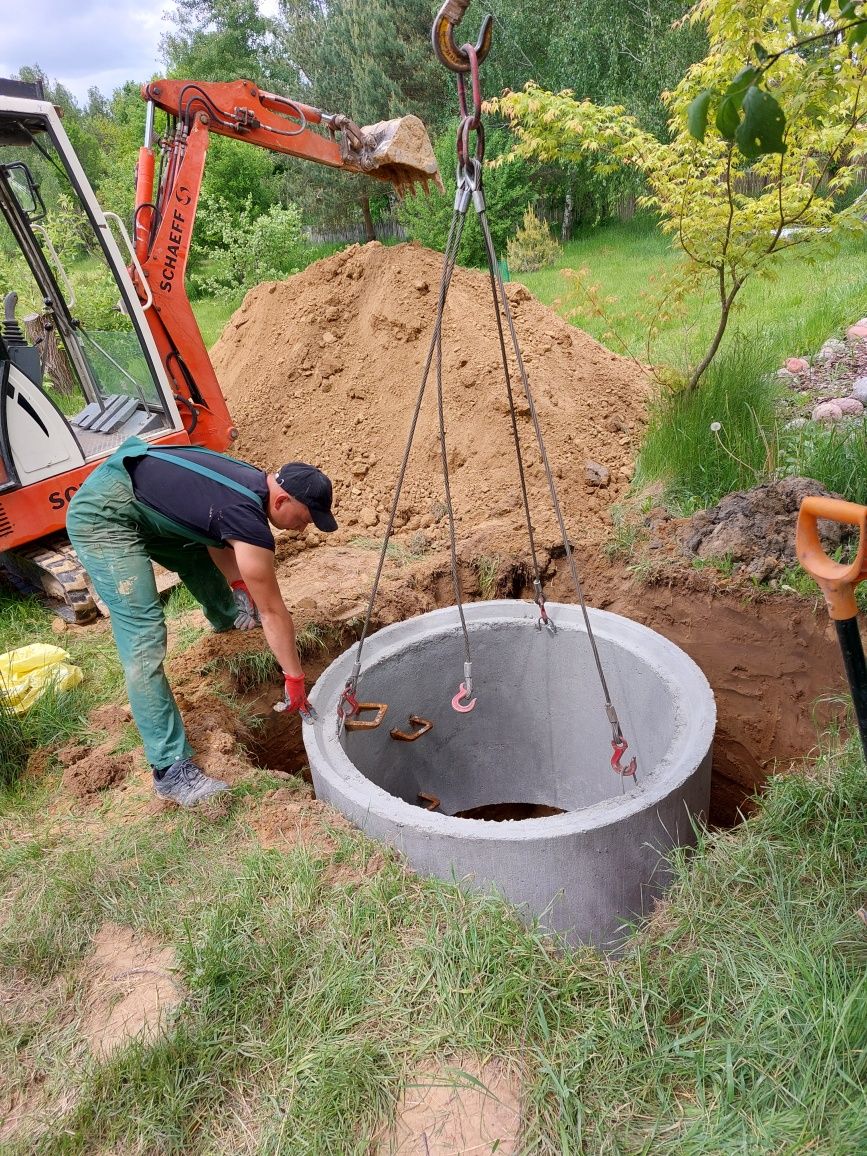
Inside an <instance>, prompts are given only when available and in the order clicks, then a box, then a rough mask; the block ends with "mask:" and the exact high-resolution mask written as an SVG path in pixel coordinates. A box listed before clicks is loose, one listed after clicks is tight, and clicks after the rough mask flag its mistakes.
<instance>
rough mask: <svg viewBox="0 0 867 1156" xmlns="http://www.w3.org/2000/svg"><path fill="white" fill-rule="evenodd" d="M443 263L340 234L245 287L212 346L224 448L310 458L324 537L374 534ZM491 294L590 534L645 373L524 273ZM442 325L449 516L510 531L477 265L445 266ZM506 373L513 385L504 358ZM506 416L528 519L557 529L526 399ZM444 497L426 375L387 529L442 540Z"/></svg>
mask: <svg viewBox="0 0 867 1156" xmlns="http://www.w3.org/2000/svg"><path fill="white" fill-rule="evenodd" d="M441 263H442V258H441V256H440V254H438V253H435V252H432V251H431V250H429V249H424V248H421V247H419V246H415V245H398V246H393V247H384V246H382V245H380V244H378V243H375V242H374V243H371V244H369V245H364V246H358V245H355V246H353V247H351V248H349V249H346V250H344V251H343V252H341V253H338V254H336V255H335V256H333V257H330V258H327V259H326V260H324V261H319V262H317V263H316V264H314V265H311V266H310V267H309V268H307V269H305V270H304V272H302V273H298V274H297V275H296V276H294V277H290V278H289V279H288V280H287V281H283V282H280V283H267V284H263V285H259V286H258V287H257V288H255V289H253V290H251V291H250V293H248V295H247V297H246V298H245V300H244V303H243V305H242V306H241V308H240V309H239V310H238V312H237V313H235V315H234V316H233V317H232V318H231V320H230V322H229V324H228V325H227V327H226V329H225V331H224V333H223V335H222V337H221V339H220V341H219V342H218V343H217V345H216V346H215V348H214V349H213V351H212V358H213V362H214V366H215V368H216V371H217V375H218V377H219V380H220V382H221V385H222V387H223V391H224V393H225V395H226V398H227V401H228V404H229V409H230V411H231V413H232V414H233V416H234V418H235V421H236V423H237V426H238V428H239V430H240V431H241V437H240V441H239V443H238V447H237V448H238V453H239V455H240V456H242V457H244V458H246V459H247V460H250V461H253V462H255V463H256V464H257V465H260V466H261V467H263V468H268V469H276V468H278V467H279V466H280V465H281V464H283V463H284V462H286V461H291V460H296V459H297V460H302V461H309V462H313V463H315V464H316V465H318V466H320V467H321V468H322V469H323V470H325V472H326V473H328V474H329V476H330V477H331V478H332V479H333V481H334V483H335V496H336V515H337V519H338V522H339V523H340V526H341V533H340V534H339V535H337V536H332V539H334V538H335V537H336V540H337V541H341V540H346V539H347V538H351V537H354V536H364V535H369V536H371V537H376V536H377V534H379V533H381V531H382V529H383V527H384V525H385V522H386V520H387V511H388V509H389V506H390V502H391V499H392V495H393V493H394V487H395V483H396V480H397V475H398V470H399V466H400V462H401V458H402V455H403V451H404V447H405V443H406V438H407V434H408V430H409V425H410V420H411V416H412V412H413V408H414V405H415V401H416V397H417V393H418V388H419V383H420V380H421V370H422V366H423V363H424V359H425V357H426V354H427V351H428V346H429V340H430V335H431V332H432V330H433V325H434V317H435V311H436V302H437V293H438V286H439V277H440V270H441ZM507 289H508V295H509V300H510V304H511V308H512V310H513V313H514V317H515V322H516V326H517V329H518V334H519V338H520V340H521V346H522V352H523V356H524V360H525V363H526V366H527V369H528V372H529V376H530V382H531V386H532V389H533V395H534V400H535V403H536V407H537V410H538V414H539V419H540V423H541V426H542V432H543V436H544V439H545V444H546V448H547V451H548V455H549V458H550V461H551V464H552V466H553V467H554V470H555V473H556V478H557V485H558V490H559V496H560V500H561V502H562V503H563V506H564V509H565V510H566V512H567V514H568V517H567V525H568V527H569V530H570V533H573V534H574V533H578V532H583V535H584V536H585V537H588V536H589V537H592V538H596V537H597V536H598V535H599V533H601V531H602V529H603V527H604V525H605V524H606V517H605V511H606V510H607V507H608V506H609V505H610V503H611V502H612V501H615V500H616V499H617V498H618V497H619V496H620V495H621V494H622V493H623V491H624V489H625V488H626V486H627V485H628V482H629V479H630V477H631V473H632V449H633V446H634V444H635V442H636V440H637V437H638V435H639V434H640V430H641V426H642V424H643V421H644V406H645V399H646V396H647V389H648V385H647V381H646V379H645V377H644V376H643V374H642V372H641V371H640V370H639V369H637V368H636V366H635V365H634V364H633V363H631V362H629V361H626V360H624V359H623V358H621V357H618V356H617V355H616V354H613V353H611V352H609V351H608V350H606V349H604V348H603V347H602V346H601V345H598V344H597V343H596V342H595V341H593V340H592V339H591V338H590V337H588V336H587V335H586V334H585V333H582V332H581V331H580V330H578V329H576V328H575V327H574V326H571V325H569V324H568V323H566V322H565V321H563V320H562V319H561V318H560V317H558V316H557V315H556V314H555V313H553V312H552V311H551V310H550V309H548V308H547V307H546V306H544V305H542V304H540V303H539V302H538V301H536V300H535V299H534V298H533V297H532V296H531V295H530V294H529V293H528V291H527V290H526V289H525V288H524V287H523V286H522V285H519V284H517V283H512V284H510V285H508V286H507ZM444 335H445V339H444V356H443V380H444V391H445V420H446V441H447V446H448V455H449V463H450V469H451V485H452V496H453V500H454V505H455V511H456V514H457V515H458V517H459V519H460V521H461V523H462V525H463V528H464V529H466V528H467V527H471V526H477V525H480V524H482V523H485V522H488V521H491V520H492V519H494V520H499V521H501V522H502V523H503V528H504V531H505V532H506V533H507V534H508V533H509V532H510V531H511V527H512V526H513V525H514V526H515V528H516V529H519V528H520V525H521V514H520V492H519V486H518V474H517V468H516V459H515V452H514V447H513V442H512V440H511V437H512V435H511V423H510V419H509V416H508V403H507V395H506V388H505V384H504V380H503V373H502V368H501V363H500V352H499V344H498V339H497V331H496V324H495V319H494V313H493V303H492V299H491V290H490V283H489V281H488V278H487V274H484V273H482V272H479V271H477V270H469V269H456V271H455V274H454V279H453V282H452V287H451V291H450V295H449V299H448V303H447V308H446V317H445V325H444ZM511 370H512V374H513V382H514V385H515V388H516V391H517V392H520V383H519V380H518V379H517V375H516V366H515V365H514V364H512V366H511ZM519 428H520V433H521V438H522V441H523V445H524V447H525V449H526V452H527V458H526V460H527V461H528V462H529V463H530V472H529V491H530V497H531V503H532V509H533V511H534V520H536V519H537V520H538V528H539V530H540V533H541V534H542V535H543V536H544V535H546V534H548V535H549V536H550V535H553V534H554V525H555V523H554V520H553V517H552V515H551V512H550V499H549V497H548V487H547V483H546V479H545V475H544V472H543V470H542V468H541V464H540V460H539V454H538V451H537V449H536V443H535V437H534V435H533V430H532V425H531V422H530V417H529V410H528V407H527V405H526V403H525V402H522V403H521V404H520V406H519ZM588 463H593V466H594V468H593V469H591V470H590V471H589V473H590V475H591V476H590V477H588ZM597 466H598V467H602V469H601V470H600V469H597V468H596V467H597ZM442 500H443V482H442V474H441V466H440V449H439V442H438V436H437V414H436V389H435V378H434V375H433V373H432V374H431V378H430V381H429V385H428V389H427V393H426V395H425V401H424V405H423V408H422V414H421V419H420V421H419V426H418V430H417V433H416V437H415V441H414V445H413V453H412V457H411V460H410V472H409V474H408V476H407V483H406V485H405V486H404V490H403V498H402V502H401V507H400V512H399V518H398V521H399V525H400V526H401V528H402V530H403V531H404V532H405V533H406V534H412V533H416V534H417V533H419V532H421V533H422V534H425V535H427V537H428V538H429V539H430V544H431V545H433V544H439V543H441V542H442V541H444V539H445V534H446V520H445V518H444V517H443V514H444V506H443V504H442ZM314 537H315V535H314ZM422 545H424V543H422Z"/></svg>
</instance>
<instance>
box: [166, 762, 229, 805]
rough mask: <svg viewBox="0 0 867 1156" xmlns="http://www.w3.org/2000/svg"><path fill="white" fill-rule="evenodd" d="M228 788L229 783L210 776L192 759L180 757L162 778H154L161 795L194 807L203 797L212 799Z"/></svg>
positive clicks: (173, 801)
mask: <svg viewBox="0 0 867 1156" xmlns="http://www.w3.org/2000/svg"><path fill="white" fill-rule="evenodd" d="M228 789H229V784H228V783H224V782H223V781H222V779H212V778H210V777H209V776H208V775H206V774H205V772H204V771H203V770H202V769H201V767H197V766H196V764H195V763H194V762H193V760H192V759H178V761H177V762H176V763H172V765H171V766H170V767H169V769H168V770H167V771H166V773H165V774H164V775H163V777H162V778H161V779H154V790H155V791H156V793H157V794H158V795H159V797H160V798H161V799H169V800H170V801H171V802H172V803H179V804H180V806H182V807H193V806H195V804H196V803H201V801H202V799H210V797H211V795H216V794H218V793H219V792H220V791H227V790H228Z"/></svg>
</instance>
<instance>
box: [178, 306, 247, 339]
mask: <svg viewBox="0 0 867 1156" xmlns="http://www.w3.org/2000/svg"><path fill="white" fill-rule="evenodd" d="M243 300H244V295H243V294H242V293H239V294H238V295H237V297H233V298H232V299H231V300H225V299H223V298H217V297H201V298H199V299H198V300H196V301H192V302H191V303H190V304H191V305H192V307H193V313H194V314H195V317H196V323H197V324H198V326H199V329H200V331H201V334H202V340H203V341H204V343H205V348H206V349H210V348H211V346H212V345H214V344H215V342H216V341H217V340H218V338H219V336H220V334H221V333H222V332H223V330H224V329H225V328H226V322H227V321H228V320H229V318H230V317H231V316H232V314H233V313H234V312H235V310H236V309H238V308H239V307H240V305H241V302H242V301H243Z"/></svg>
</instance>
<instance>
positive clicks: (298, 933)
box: [0, 745, 867, 1156]
mask: <svg viewBox="0 0 867 1156" xmlns="http://www.w3.org/2000/svg"><path fill="white" fill-rule="evenodd" d="M865 813H867V775H865V769H864V764H863V760H862V758H861V755H860V750H858V749H857V748H856V746H854V745H851V746H850V747H849V748H847V749H846V750H844V751H843V752H842V753H841V755H840V756H839V757H835V758H832V757H831V756H830V755H826V756H824V757H823V759H822V760H821V761H820V762H819V764H818V765H817V766H816V767H815V769H814V770H813V772H812V773H811V774H809V775H806V776H787V777H782V778H779V779H777V780H775V781H774V782H773V783H772V785H771V787H770V790H769V792H768V795H767V797H766V799H765V802H764V805H763V807H762V809H761V811H760V812H759V814H758V815H757V817H755V818H753V819H751V820H750V821H749V822H748V823H746V824H744V825H742V826H741V827H740V828H738V829H737V830H735V831H733V832H722V833H718V834H712V835H708V834H703V835H702V836H701V838H700V841H699V847H698V849H697V851H696V852H695V853H694V854H689V853H686V852H684V853H683V854H681V855H678V856H677V858H676V860H675V864H674V867H675V883H674V887H673V890H672V892H671V894H670V898H669V900H668V902H667V903H666V905H665V907H664V908H663V909H662V910H661V911H660V912H659V913H658V915H657V917H656V919H655V920H654V921H653V922H652V923H651V925H650V926H649V927H648V928H646V929H645V930H644V931H643V932H641V934H639V935H638V936H637V937H636V938H634V939H632V940H631V941H630V943H629V944H628V945H627V948H626V950H625V952H624V954H623V956H622V958H620V959H610V960H606V959H604V958H602V957H600V956H598V955H596V954H595V953H594V952H592V951H589V950H579V951H560V950H557V949H556V945H555V944H553V943H551V942H550V941H548V940H546V939H545V938H544V937H542V936H540V935H539V934H537V933H536V932H534V931H532V930H527V929H525V928H523V927H522V926H520V925H519V924H518V922H517V921H516V920H515V918H514V916H513V915H512V913H511V912H510V911H509V909H508V908H507V907H506V906H505V905H504V904H503V903H501V902H500V901H498V900H496V899H490V898H484V897H478V896H476V897H468V896H465V895H463V894H461V892H460V891H459V890H458V889H457V888H455V887H452V886H449V885H447V884H444V883H440V882H437V881H423V880H420V879H417V878H415V877H414V876H412V875H408V874H406V873H404V871H403V870H402V868H401V867H400V865H399V863H398V862H397V860H396V859H395V858H394V857H393V856H391V855H386V858H385V862H384V865H383V867H382V869H381V870H379V871H378V872H375V873H374V874H373V875H367V874H366V873H365V870H364V867H365V864H366V863H367V862H368V861H369V858H370V855H371V850H372V845H371V844H369V843H368V842H367V841H366V840H365V839H364V838H363V837H362V836H361V835H360V834H357V833H354V832H348V833H335V836H334V838H335V840H336V842H337V847H338V849H337V852H336V854H334V855H330V854H328V853H325V852H317V851H316V850H315V849H310V848H303V847H301V848H298V849H295V850H291V851H288V852H286V853H278V852H275V851H265V850H262V849H261V848H260V847H258V846H257V845H256V844H255V842H254V841H252V840H250V839H248V838H247V837H246V836H245V834H244V832H243V827H242V820H241V817H240V815H239V814H238V813H236V814H234V815H230V816H229V817H227V818H226V819H223V820H221V821H217V822H212V821H208V820H207V819H205V818H203V817H200V816H197V815H195V814H189V815H180V816H178V817H177V818H176V821H175V822H174V823H173V825H172V826H171V827H169V828H167V827H166V825H165V823H164V822H162V821H160V820H158V819H157V820H148V821H143V822H140V823H138V824H135V825H132V826H120V827H113V828H108V829H107V831H106V834H105V835H104V836H103V838H102V840H101V841H100V842H99V843H98V844H95V843H94V838H93V833H92V831H91V832H82V833H81V834H80V835H79V836H78V837H77V838H76V837H75V834H74V832H66V833H65V834H64V835H63V837H61V838H59V837H57V836H53V837H52V836H51V835H50V834H49V833H48V832H46V833H45V834H42V835H39V834H38V832H34V837H33V838H31V839H28V840H25V841H22V840H17V841H13V842H12V843H10V844H6V845H4V846H3V847H2V849H0V888H2V891H3V894H4V895H5V897H6V908H7V915H8V916H9V917H8V918H7V919H5V921H4V922H3V924H2V926H0V958H2V960H3V961H4V964H5V966H6V967H8V968H14V969H15V972H14V973H15V975H16V976H17V977H18V982H22V981H24V980H26V981H27V983H29V984H30V985H31V995H29V996H28V998H26V999H24V1000H20V1001H14V1000H13V1001H12V1002H11V1004H10V1003H9V1002H8V1001H7V1005H6V1008H5V1020H4V1022H5V1024H6V1025H7V1026H6V1028H5V1030H3V1031H2V1032H0V1071H3V1072H5V1073H6V1079H7V1081H8V1082H9V1083H10V1085H11V1086H14V1082H15V1081H20V1080H22V1079H23V1078H24V1076H25V1074H32V1073H38V1074H39V1076H40V1077H41V1078H42V1079H43V1080H44V1081H45V1083H44V1085H43V1086H44V1087H45V1088H46V1089H48V1090H49V1091H50V1092H51V1091H53V1092H54V1093H55V1094H57V1093H58V1092H59V1091H60V1090H61V1089H64V1090H65V1091H66V1092H67V1093H71V1097H70V1100H69V1107H68V1108H67V1110H66V1112H65V1114H64V1115H63V1118H62V1120H61V1121H60V1123H59V1124H58V1125H56V1126H55V1127H53V1128H51V1129H50V1130H49V1131H47V1132H46V1133H44V1134H43V1135H41V1136H38V1135H31V1136H29V1137H22V1138H21V1142H20V1144H19V1145H18V1147H17V1148H16V1147H15V1146H14V1145H10V1144H9V1143H8V1142H7V1147H6V1149H5V1151H7V1152H9V1153H10V1156H19V1154H22V1156H23V1153H25V1152H26V1153H28V1156H30V1154H43V1156H53V1154H58V1156H59V1154H60V1153H63V1154H72V1153H87V1152H91V1151H107V1150H112V1151H140V1152H157V1151H158V1152H161V1153H164V1154H166V1156H173V1154H178V1156H180V1154H181V1153H184V1154H189V1156H199V1154H202V1156H204V1154H205V1153H207V1154H209V1156H211V1154H216V1153H230V1152H231V1153H236V1152H238V1151H242V1150H243V1151H257V1152H263V1153H264V1152H268V1153H281V1152H286V1153H292V1154H293V1156H294V1154H295V1153H298V1154H299V1156H302V1154H310V1156H314V1154H315V1156H320V1154H321V1156H326V1154H331V1153H357V1154H358V1156H362V1154H364V1153H367V1152H369V1151H370V1146H371V1143H372V1140H373V1137H374V1136H375V1134H376V1133H377V1131H378V1130H379V1129H380V1128H381V1127H382V1125H383V1124H384V1123H386V1122H387V1120H388V1117H389V1113H390V1112H391V1110H392V1107H393V1104H394V1102H395V1099H396V1097H397V1095H398V1092H399V1089H400V1086H401V1083H402V1081H403V1080H404V1079H410V1080H411V1079H412V1077H413V1074H414V1073H415V1072H417V1071H418V1069H419V1068H420V1067H423V1066H426V1065H429V1064H430V1063H432V1062H436V1061H437V1060H438V1059H439V1060H442V1059H443V1058H445V1059H446V1060H447V1061H448V1062H450V1063H452V1064H454V1063H455V1059H454V1057H455V1056H458V1057H460V1056H462V1055H467V1054H471V1055H472V1054H474V1055H477V1056H478V1057H480V1058H482V1059H484V1058H486V1057H488V1056H491V1055H496V1056H500V1057H502V1058H503V1059H504V1060H505V1061H506V1062H507V1063H508V1064H510V1065H511V1066H512V1067H513V1068H514V1069H515V1070H516V1071H518V1072H519V1073H522V1074H523V1079H524V1117H525V1133H524V1136H523V1144H522V1148H521V1152H522V1153H524V1154H525V1156H529V1154H530V1153H532V1154H541V1156H564V1154H570V1153H572V1154H578V1153H585V1152H587V1153H624V1154H625V1153H648V1154H651V1156H655V1154H657V1153H662V1154H666V1153H671V1154H672V1156H675V1154H678V1156H679V1154H681V1153H685V1152H686V1153H691V1154H705V1153H706V1154H707V1156H711V1154H712V1156H717V1154H718V1153H729V1152H732V1153H734V1152H744V1153H751V1154H752V1153H768V1154H770V1153H780V1152H792V1153H796V1152H805V1153H806V1152H807V1151H811V1152H812V1151H815V1152H822V1153H828V1154H831V1156H836V1154H840V1156H844V1154H854V1153H855V1152H856V1151H859V1150H861V1148H862V1147H863V1146H864V1144H865V1143H867V1115H865V1113H864V1108H863V1082H864V1079H865V1076H867V1053H865V1050H864V1041H865V1039H867V971H865V966H864V965H865V962H867V936H865V934H864V932H863V929H861V925H860V924H859V922H858V921H857V919H856V918H855V914H854V913H855V911H856V909H857V907H858V906H859V904H860V902H861V901H862V900H863V893H864V886H865V878H867V875H865V872H867V859H865V846H867V841H865V825H864V818H863V817H864V814H865ZM336 863H340V864H342V867H343V868H344V869H347V868H351V867H354V868H355V870H356V872H357V875H356V880H357V881H356V882H355V883H353V884H351V885H348V884H343V883H339V882H336V881H335V879H334V877H333V876H332V875H331V874H330V866H331V865H333V864H336ZM106 920H113V921H115V922H118V923H120V924H124V925H127V926H130V927H133V928H135V929H137V930H139V931H142V932H148V933H151V934H153V935H156V936H157V937H158V938H159V939H160V940H161V941H164V942H168V943H172V944H173V945H174V947H175V950H176V952H177V957H178V960H179V965H180V973H179V978H180V979H181V981H182V982H183V984H184V988H185V991H186V997H185V999H184V1001H183V1004H182V1005H181V1007H180V1009H179V1010H178V1011H177V1012H176V1014H175V1015H174V1016H173V1018H172V1019H171V1020H170V1022H169V1026H168V1031H167V1034H166V1036H165V1038H164V1039H162V1040H161V1041H160V1042H158V1043H157V1044H156V1045H155V1046H153V1047H149V1048H146V1047H142V1046H138V1045H133V1046H130V1047H128V1048H126V1049H125V1050H123V1051H121V1052H120V1053H117V1054H115V1055H114V1056H113V1057H112V1058H111V1059H110V1060H108V1061H107V1062H105V1063H102V1064H100V1063H98V1062H97V1061H96V1060H94V1059H92V1058H90V1057H89V1056H88V1055H87V1053H86V1051H85V1049H84V1047H83V1044H82V1041H81V1039H80V1036H79V1035H78V1033H77V1032H76V1023H77V1016H78V1015H80V1014H81V1008H82V1004H81V1000H80V992H79V991H78V990H77V989H76V986H75V985H76V979H75V976H76V969H77V967H78V966H79V964H80V962H81V960H82V959H83V958H84V956H85V955H86V954H87V951H88V948H89V943H90V939H91V937H92V935H93V933H94V932H95V931H96V930H97V929H98V928H99V927H100V926H101V925H102V923H103V922H104V921H106ZM61 976H65V977H67V978H66V979H65V980H64V983H63V984H62V985H61V987H60V989H59V995H57V996H55V998H54V1001H53V1003H51V1004H50V1005H49V1006H46V1002H45V1001H43V1000H40V999H36V998H33V996H32V992H33V991H37V990H39V989H40V985H41V986H42V987H44V986H45V985H49V984H51V982H52V980H53V979H54V977H61ZM64 991H65V992H66V995H65V996H64V995H63V992H64ZM239 1108H242V1109H243V1112H242V1118H243V1120H244V1123H243V1125H242V1124H240V1123H239V1121H238V1117H237V1115H236V1114H235V1113H236V1112H237V1111H238V1109H239Z"/></svg>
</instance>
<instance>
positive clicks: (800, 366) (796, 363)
mask: <svg viewBox="0 0 867 1156" xmlns="http://www.w3.org/2000/svg"><path fill="white" fill-rule="evenodd" d="M786 369H788V371H789V373H794V374H799V373H808V372H809V370H810V363H809V361H807V359H806V357H790V358H789V359H788V360H787V361H786Z"/></svg>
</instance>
